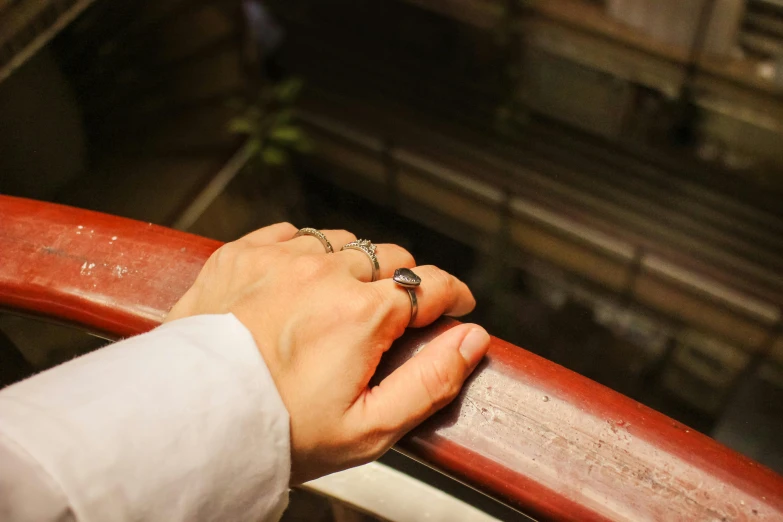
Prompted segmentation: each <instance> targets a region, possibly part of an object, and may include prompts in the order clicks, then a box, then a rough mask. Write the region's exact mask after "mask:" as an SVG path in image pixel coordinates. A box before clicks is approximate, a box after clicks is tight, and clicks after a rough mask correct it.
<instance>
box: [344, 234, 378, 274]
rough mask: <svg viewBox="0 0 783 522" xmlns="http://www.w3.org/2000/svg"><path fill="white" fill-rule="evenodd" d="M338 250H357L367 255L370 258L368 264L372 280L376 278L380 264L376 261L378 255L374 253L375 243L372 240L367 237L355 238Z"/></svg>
mask: <svg viewBox="0 0 783 522" xmlns="http://www.w3.org/2000/svg"><path fill="white" fill-rule="evenodd" d="M340 250H341V251H342V250H358V251H360V252H364V253H365V254H367V257H369V258H370V264H371V265H372V280H373V281H377V280H378V274H380V272H381V265H380V264H379V263H378V256H377V255H375V245H373V244H372V241H370V240H369V239H357V240H356V241H351V242H350V243H348V244H347V245H345V246H344V247H342V248H341V249H340Z"/></svg>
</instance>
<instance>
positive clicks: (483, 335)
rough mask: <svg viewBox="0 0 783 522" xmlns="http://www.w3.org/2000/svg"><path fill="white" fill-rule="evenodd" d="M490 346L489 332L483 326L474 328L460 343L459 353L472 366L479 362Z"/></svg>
mask: <svg viewBox="0 0 783 522" xmlns="http://www.w3.org/2000/svg"><path fill="white" fill-rule="evenodd" d="M488 346H489V334H488V333H487V332H486V331H484V329H483V328H473V329H472V330H471V331H470V332H468V335H466V336H465V338H464V339H463V340H462V344H460V345H459V353H461V354H462V357H463V358H464V359H465V361H466V362H467V363H468V364H469V365H470V366H471V367H473V366H475V365H477V364H478V363H479V361H480V360H481V358H482V357H484V354H485V353H487V347H488Z"/></svg>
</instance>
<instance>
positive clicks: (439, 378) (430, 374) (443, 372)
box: [419, 361, 460, 408]
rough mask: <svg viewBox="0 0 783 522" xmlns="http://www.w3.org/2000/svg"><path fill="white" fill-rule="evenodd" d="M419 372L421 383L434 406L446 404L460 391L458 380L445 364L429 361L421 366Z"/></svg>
mask: <svg viewBox="0 0 783 522" xmlns="http://www.w3.org/2000/svg"><path fill="white" fill-rule="evenodd" d="M419 372H420V379H421V384H422V386H423V387H424V390H425V391H426V393H427V397H428V400H429V401H430V403H431V404H432V406H433V407H435V408H440V407H441V406H444V405H445V404H447V403H448V402H449V401H451V399H453V398H454V397H456V396H457V393H459V389H460V388H459V383H458V380H457V379H456V378H455V376H454V375H452V374H451V373H450V372H449V371H448V369H447V368H446V366H445V365H443V364H438V363H437V362H436V361H427V362H426V363H422V364H421V365H420V366H419Z"/></svg>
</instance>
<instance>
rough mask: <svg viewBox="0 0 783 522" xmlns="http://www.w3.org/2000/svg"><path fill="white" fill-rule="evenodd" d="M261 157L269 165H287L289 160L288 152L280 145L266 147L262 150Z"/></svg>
mask: <svg viewBox="0 0 783 522" xmlns="http://www.w3.org/2000/svg"><path fill="white" fill-rule="evenodd" d="M261 158H262V159H263V160H264V163H266V164H267V165H273V166H279V165H285V164H286V162H287V161H288V153H287V152H286V151H285V150H284V149H281V148H279V147H271V146H269V147H264V150H262V151H261Z"/></svg>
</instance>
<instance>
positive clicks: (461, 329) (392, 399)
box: [364, 324, 489, 441]
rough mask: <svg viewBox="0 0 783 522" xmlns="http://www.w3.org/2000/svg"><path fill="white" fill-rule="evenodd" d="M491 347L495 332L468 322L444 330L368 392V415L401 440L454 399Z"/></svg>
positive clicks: (366, 405)
mask: <svg viewBox="0 0 783 522" xmlns="http://www.w3.org/2000/svg"><path fill="white" fill-rule="evenodd" d="M488 348H489V334H487V332H486V331H485V330H484V329H483V328H481V327H480V326H478V325H475V324H463V325H460V326H456V327H454V328H452V329H451V330H449V331H447V332H444V333H442V334H441V335H439V336H438V337H436V338H435V339H433V340H432V341H430V342H429V344H427V345H426V346H425V347H424V349H423V350H421V351H420V352H419V353H418V354H416V355H415V356H414V357H412V358H411V359H409V360H408V361H406V362H405V363H404V364H403V365H402V366H400V367H399V368H397V369H396V370H395V371H394V372H392V374H391V375H389V376H388V377H386V378H385V379H384V380H383V381H381V383H380V384H379V385H378V386H377V387H375V388H373V389H372V390H369V391H368V396H367V398H366V401H365V404H364V405H365V407H366V408H367V410H366V411H365V414H366V417H365V418H369V419H375V420H376V421H377V422H379V423H380V424H382V426H383V427H385V428H386V429H385V430H383V431H387V432H388V434H389V435H391V436H393V437H394V440H395V441H396V440H397V439H398V438H399V437H401V436H402V435H403V434H405V433H406V432H408V431H409V430H411V429H412V428H413V427H414V426H416V425H418V424H419V423H421V422H422V421H423V420H424V419H426V418H427V417H429V416H430V415H432V414H433V413H435V412H436V411H437V410H439V409H440V408H442V407H443V406H445V405H446V404H448V403H449V402H451V400H452V399H454V397H456V396H457V394H458V393H459V391H460V389H461V388H462V384H463V383H464V382H465V379H467V378H468V376H469V375H470V374H471V372H472V371H473V369H474V368H475V367H476V365H477V364H478V363H479V361H481V359H482V358H483V357H484V355H485V354H486V353H487V349H488Z"/></svg>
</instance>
